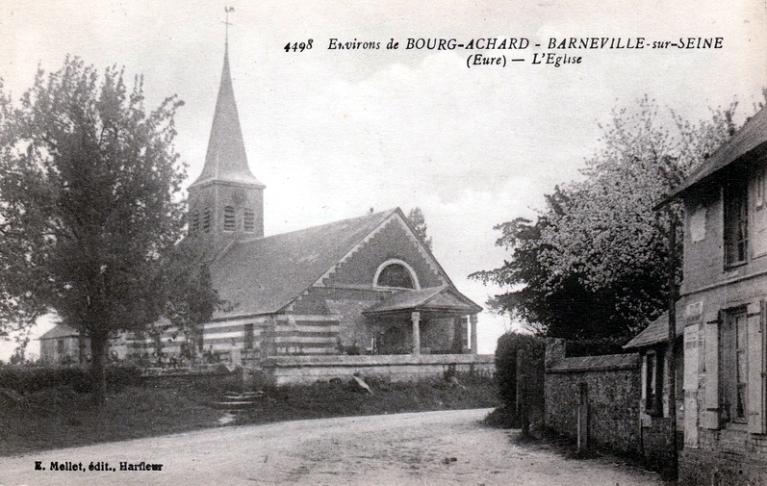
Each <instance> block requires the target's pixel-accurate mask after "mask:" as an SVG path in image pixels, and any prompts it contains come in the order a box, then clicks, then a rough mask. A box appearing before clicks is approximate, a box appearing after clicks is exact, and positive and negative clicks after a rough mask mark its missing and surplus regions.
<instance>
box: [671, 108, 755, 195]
mask: <svg viewBox="0 0 767 486" xmlns="http://www.w3.org/2000/svg"><path fill="white" fill-rule="evenodd" d="M765 147H767V107H764V108H762V109H761V110H759V111H758V112H757V113H756V114H755V115H754V116H752V117H751V118H750V119H749V120H748V121H747V122H746V123H745V124H744V125H743V126H742V127H741V128H740V130H738V131H737V132H735V134H734V135H733V136H732V138H730V139H729V140H727V141H726V142H725V143H723V144H722V146H721V147H719V148H718V149H717V150H716V152H714V154H713V155H712V156H711V157H710V158H708V159H707V160H706V161H705V162H703V163H702V164H701V165H700V166H699V167H698V168H697V169H696V170H694V171H693V172H692V173H691V174H690V175H689V176H688V177H687V178H686V179H685V180H684V182H682V184H680V185H679V186H678V187H677V188H676V189H674V190H673V191H672V192H671V194H669V196H668V197H667V198H666V199H665V200H664V202H667V201H669V200H671V199H673V198H675V197H677V196H679V195H681V194H682V193H684V192H685V191H687V190H688V189H689V188H691V187H692V186H695V185H696V184H698V183H700V182H702V181H703V180H705V179H708V178H709V177H710V176H712V175H713V174H714V173H716V172H718V171H720V170H721V169H723V168H725V167H727V166H728V165H730V164H731V163H733V162H735V161H736V160H738V159H740V158H742V157H743V156H746V155H748V154H750V153H753V152H755V151H757V150H759V149H763V148H765ZM661 204H663V203H661Z"/></svg>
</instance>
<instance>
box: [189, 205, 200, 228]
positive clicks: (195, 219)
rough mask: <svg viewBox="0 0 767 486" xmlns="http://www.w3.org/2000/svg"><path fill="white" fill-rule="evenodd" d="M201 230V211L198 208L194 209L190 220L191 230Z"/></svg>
mask: <svg viewBox="0 0 767 486" xmlns="http://www.w3.org/2000/svg"><path fill="white" fill-rule="evenodd" d="M198 231H200V212H199V211H198V210H196V209H195V210H194V211H192V218H191V221H190V222H189V232H190V233H197V232H198Z"/></svg>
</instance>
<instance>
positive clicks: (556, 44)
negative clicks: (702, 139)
mask: <svg viewBox="0 0 767 486" xmlns="http://www.w3.org/2000/svg"><path fill="white" fill-rule="evenodd" d="M326 47H327V49H328V50H331V51H376V50H381V51H385V50H388V51H392V50H401V51H459V52H460V51H463V52H467V57H466V66H467V67H468V68H472V67H474V66H498V67H506V66H507V63H528V64H532V65H542V66H552V67H560V66H564V65H568V64H581V63H582V62H583V60H584V57H586V56H588V54H589V53H591V52H595V51H641V50H677V51H680V50H684V51H693V50H707V49H722V48H723V47H724V37H701V36H675V37H671V36H669V38H667V39H662V38H648V37H642V36H635V37H613V36H608V37H600V36H591V37H547V38H545V39H540V40H535V39H531V38H529V37H479V38H471V39H465V40H462V39H458V38H444V37H407V38H403V39H395V38H390V39H389V40H388V41H380V40H366V39H362V40H360V39H358V38H353V39H341V38H336V37H331V38H329V39H328V42H327V45H326Z"/></svg>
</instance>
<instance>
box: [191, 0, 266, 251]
mask: <svg viewBox="0 0 767 486" xmlns="http://www.w3.org/2000/svg"><path fill="white" fill-rule="evenodd" d="M228 13H229V10H227V14H228ZM227 25H228V24H227ZM264 188H265V186H264V185H263V184H262V183H261V182H259V180H258V179H256V177H255V176H254V175H253V173H252V172H250V167H248V157H247V155H246V153H245V142H244V141H243V138H242V128H241V127H240V118H239V115H238V113H237V104H236V103H235V101H234V89H233V87H232V76H231V72H230V68H229V39H228V35H227V40H226V43H225V47H224V67H223V70H222V72H221V84H220V85H219V88H218V97H217V99H216V110H215V112H214V114H213V125H212V126H211V129H210V139H209V140H208V152H207V153H206V155H205V165H204V167H203V169H202V173H201V174H200V177H198V178H197V180H196V181H194V183H193V184H192V185H191V186H189V233H190V234H199V235H202V236H204V237H205V238H206V239H208V240H210V241H211V242H212V243H214V244H215V245H216V246H218V244H219V243H226V242H228V241H231V240H232V239H233V238H238V237H240V236H263V235H264V197H263V191H264Z"/></svg>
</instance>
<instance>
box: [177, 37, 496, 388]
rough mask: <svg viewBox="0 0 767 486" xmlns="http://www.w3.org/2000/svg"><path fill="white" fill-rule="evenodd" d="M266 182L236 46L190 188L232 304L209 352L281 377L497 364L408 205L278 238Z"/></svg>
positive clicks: (193, 211)
mask: <svg viewBox="0 0 767 486" xmlns="http://www.w3.org/2000/svg"><path fill="white" fill-rule="evenodd" d="M265 187H266V186H265V185H264V184H263V183H262V182H261V181H259V180H258V179H257V178H256V177H255V176H254V175H253V173H252V172H251V170H250V167H249V165H248V158H247V155H246V150H245V143H244V140H243V135H242V130H241V127H240V121H239V115H238V111H237V105H236V103H235V96H234V90H233V86H232V79H231V72H230V65H229V55H228V44H227V47H226V50H225V53H224V66H223V72H222V75H221V84H220V87H219V91H218V98H217V101H216V108H215V113H214V116H213V125H212V128H211V133H210V139H209V142H208V149H207V154H206V157H205V165H204V167H203V169H202V173H201V174H200V176H199V177H198V178H197V180H195V181H194V183H192V185H191V186H190V187H189V218H188V219H189V237H190V238H197V239H198V240H199V241H200V244H205V245H207V247H208V248H211V249H212V253H211V255H212V256H213V258H212V261H211V263H210V272H211V277H212V280H213V286H214V288H215V289H216V290H217V291H218V293H219V296H220V297H221V298H222V299H224V300H225V301H227V302H228V304H229V306H228V308H227V310H226V311H223V310H222V311H217V312H216V313H215V314H214V316H213V318H212V320H211V322H208V323H206V324H205V326H204V332H203V346H204V349H205V350H206V351H208V352H213V353H216V354H220V355H224V356H225V357H226V358H227V359H230V360H231V361H232V362H234V363H236V364H243V366H245V365H248V366H255V367H258V368H259V369H260V368H261V367H264V369H266V368H268V369H270V370H271V372H272V373H273V374H274V375H275V376H276V379H277V381H278V382H295V381H307V380H314V379H318V378H323V377H324V378H328V377H331V376H334V375H337V374H350V373H352V372H368V373H369V372H375V373H379V374H388V375H390V376H391V377H394V378H398V377H400V378H401V377H403V376H404V375H408V376H412V375H414V374H429V373H432V374H434V373H437V372H439V371H444V369H445V368H446V367H449V366H452V367H453V368H454V367H455V366H458V368H461V367H464V368H466V367H470V368H471V369H474V366H475V365H477V366H480V367H484V368H487V367H488V366H492V357H489V356H488V357H481V358H482V359H479V358H480V357H478V356H476V352H477V337H476V336H477V329H476V326H477V314H478V313H479V312H480V311H481V307H480V306H479V305H477V304H476V303H474V302H472V301H471V300H470V299H469V298H467V297H466V296H464V295H463V294H461V293H460V292H459V291H458V289H457V288H456V287H455V285H454V284H453V282H452V281H451V280H450V277H449V276H448V275H447V273H446V272H445V270H444V269H443V268H442V266H441V265H440V264H439V262H438V261H437V260H436V258H434V255H433V254H432V253H431V251H430V249H429V248H428V247H427V246H426V245H425V244H424V243H423V242H422V241H421V239H420V238H419V237H418V236H417V235H416V233H415V231H414V229H413V227H412V226H411V225H410V223H409V222H408V220H407V218H406V217H405V215H404V214H403V212H402V211H401V210H400V209H399V208H395V209H390V210H387V211H381V212H372V211H371V212H370V213H367V214H364V215H361V216H359V217H355V218H351V219H345V220H341V221H335V222H332V223H328V224H323V225H320V226H313V227H310V228H306V229H303V230H299V231H292V232H289V233H283V234H277V235H268V236H267V235H264V192H265ZM180 339H183V338H180ZM387 357H388V358H387ZM400 372H401V373H400Z"/></svg>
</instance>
